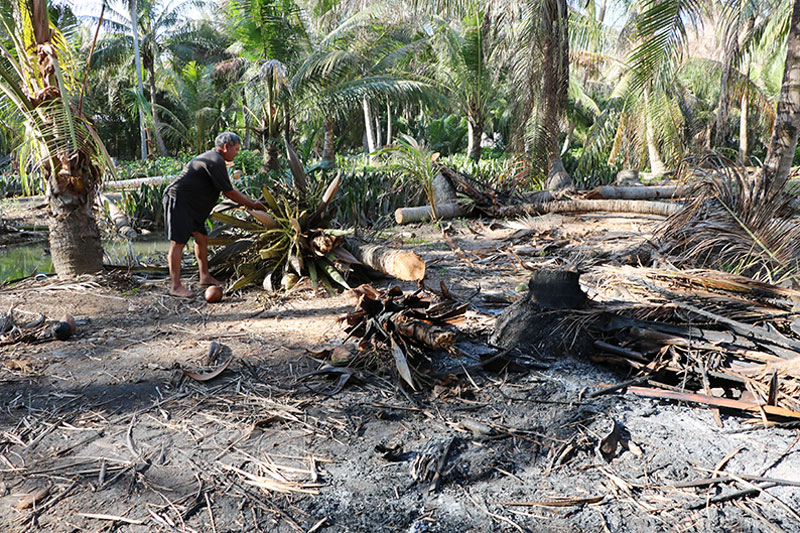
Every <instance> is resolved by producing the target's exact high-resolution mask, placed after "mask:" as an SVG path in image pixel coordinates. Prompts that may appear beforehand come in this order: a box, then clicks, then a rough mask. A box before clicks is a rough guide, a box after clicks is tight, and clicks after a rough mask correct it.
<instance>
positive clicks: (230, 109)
mask: <svg viewBox="0 0 800 533" xmlns="http://www.w3.org/2000/svg"><path fill="white" fill-rule="evenodd" d="M214 68H215V67H214V66H213V65H206V66H203V65H198V64H197V62H195V61H190V62H189V63H187V64H186V65H185V66H184V67H183V69H182V70H181V71H180V73H179V74H177V75H173V77H172V79H170V80H168V81H167V85H168V87H167V94H168V98H169V100H170V103H171V105H170V107H169V108H167V107H164V108H161V111H162V112H163V113H164V115H165V117H164V118H165V121H164V125H163V128H164V135H165V136H166V137H168V138H170V137H171V138H173V139H175V141H176V144H178V145H180V146H186V147H188V148H189V150H190V151H191V152H192V153H200V152H204V151H205V150H207V149H208V143H209V141H210V140H211V139H213V138H214V136H215V135H216V132H219V131H225V130H227V129H231V125H230V122H229V121H230V119H231V118H232V116H233V114H234V113H235V112H236V111H238V108H237V107H235V106H233V105H232V103H233V102H235V100H236V93H237V92H238V87H236V85H235V84H229V85H227V86H225V85H222V84H217V83H216V82H215V79H214V75H213V73H214Z"/></svg>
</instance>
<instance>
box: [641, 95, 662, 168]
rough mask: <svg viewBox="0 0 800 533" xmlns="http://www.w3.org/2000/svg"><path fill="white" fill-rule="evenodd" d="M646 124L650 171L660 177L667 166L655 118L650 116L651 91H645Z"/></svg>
mask: <svg viewBox="0 0 800 533" xmlns="http://www.w3.org/2000/svg"><path fill="white" fill-rule="evenodd" d="M644 125H645V137H646V138H647V139H646V143H647V158H648V160H649V161H650V172H651V173H652V175H653V177H654V178H659V177H661V176H663V175H664V174H665V173H666V172H667V167H666V166H665V165H664V161H663V160H662V159H661V154H660V153H659V152H658V144H657V143H656V137H655V132H654V130H653V119H652V118H650V96H649V92H648V91H647V90H646V89H645V91H644Z"/></svg>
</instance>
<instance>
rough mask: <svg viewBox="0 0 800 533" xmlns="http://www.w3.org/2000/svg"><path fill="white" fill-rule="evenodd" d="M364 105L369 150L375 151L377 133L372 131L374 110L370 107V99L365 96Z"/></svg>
mask: <svg viewBox="0 0 800 533" xmlns="http://www.w3.org/2000/svg"><path fill="white" fill-rule="evenodd" d="M362 105H363V107H364V128H365V131H366V133H367V151H368V152H374V151H375V133H374V132H373V131H372V111H371V110H370V107H369V101H368V100H367V99H366V98H364V99H363V100H362Z"/></svg>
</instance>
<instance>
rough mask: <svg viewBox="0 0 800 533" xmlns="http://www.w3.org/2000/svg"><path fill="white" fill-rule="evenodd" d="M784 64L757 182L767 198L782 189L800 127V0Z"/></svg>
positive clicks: (757, 188)
mask: <svg viewBox="0 0 800 533" xmlns="http://www.w3.org/2000/svg"><path fill="white" fill-rule="evenodd" d="M785 64H786V66H785V67H784V71H783V83H782V84H781V93H780V96H779V98H778V109H777V112H776V114H775V125H774V126H773V128H772V138H771V139H770V142H769V148H768V149H767V157H766V159H765V160H764V166H763V168H762V172H761V173H760V175H758V176H757V177H756V181H755V183H754V185H755V191H756V192H757V194H759V195H760V196H761V198H762V199H765V200H769V199H770V198H772V197H774V196H775V195H776V194H778V193H780V192H782V191H783V187H784V185H786V181H787V180H788V178H789V170H790V169H791V165H792V159H794V149H795V147H796V146H797V134H798V131H800V0H795V2H794V8H793V9H792V22H791V25H790V26H789V39H788V43H787V50H786V63H785Z"/></svg>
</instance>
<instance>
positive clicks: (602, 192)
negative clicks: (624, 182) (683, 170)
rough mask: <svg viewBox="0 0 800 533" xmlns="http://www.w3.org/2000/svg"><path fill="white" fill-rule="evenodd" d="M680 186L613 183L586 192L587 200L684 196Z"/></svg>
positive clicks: (650, 198)
mask: <svg viewBox="0 0 800 533" xmlns="http://www.w3.org/2000/svg"><path fill="white" fill-rule="evenodd" d="M682 189H683V188H682V187H674V186H665V187H647V186H641V185H639V186H633V187H621V186H615V185H604V186H602V187H595V188H594V189H592V190H591V191H589V192H588V193H587V194H586V199H587V200H597V199H605V200H618V199H622V200H657V199H659V198H684V196H683V191H682Z"/></svg>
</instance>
